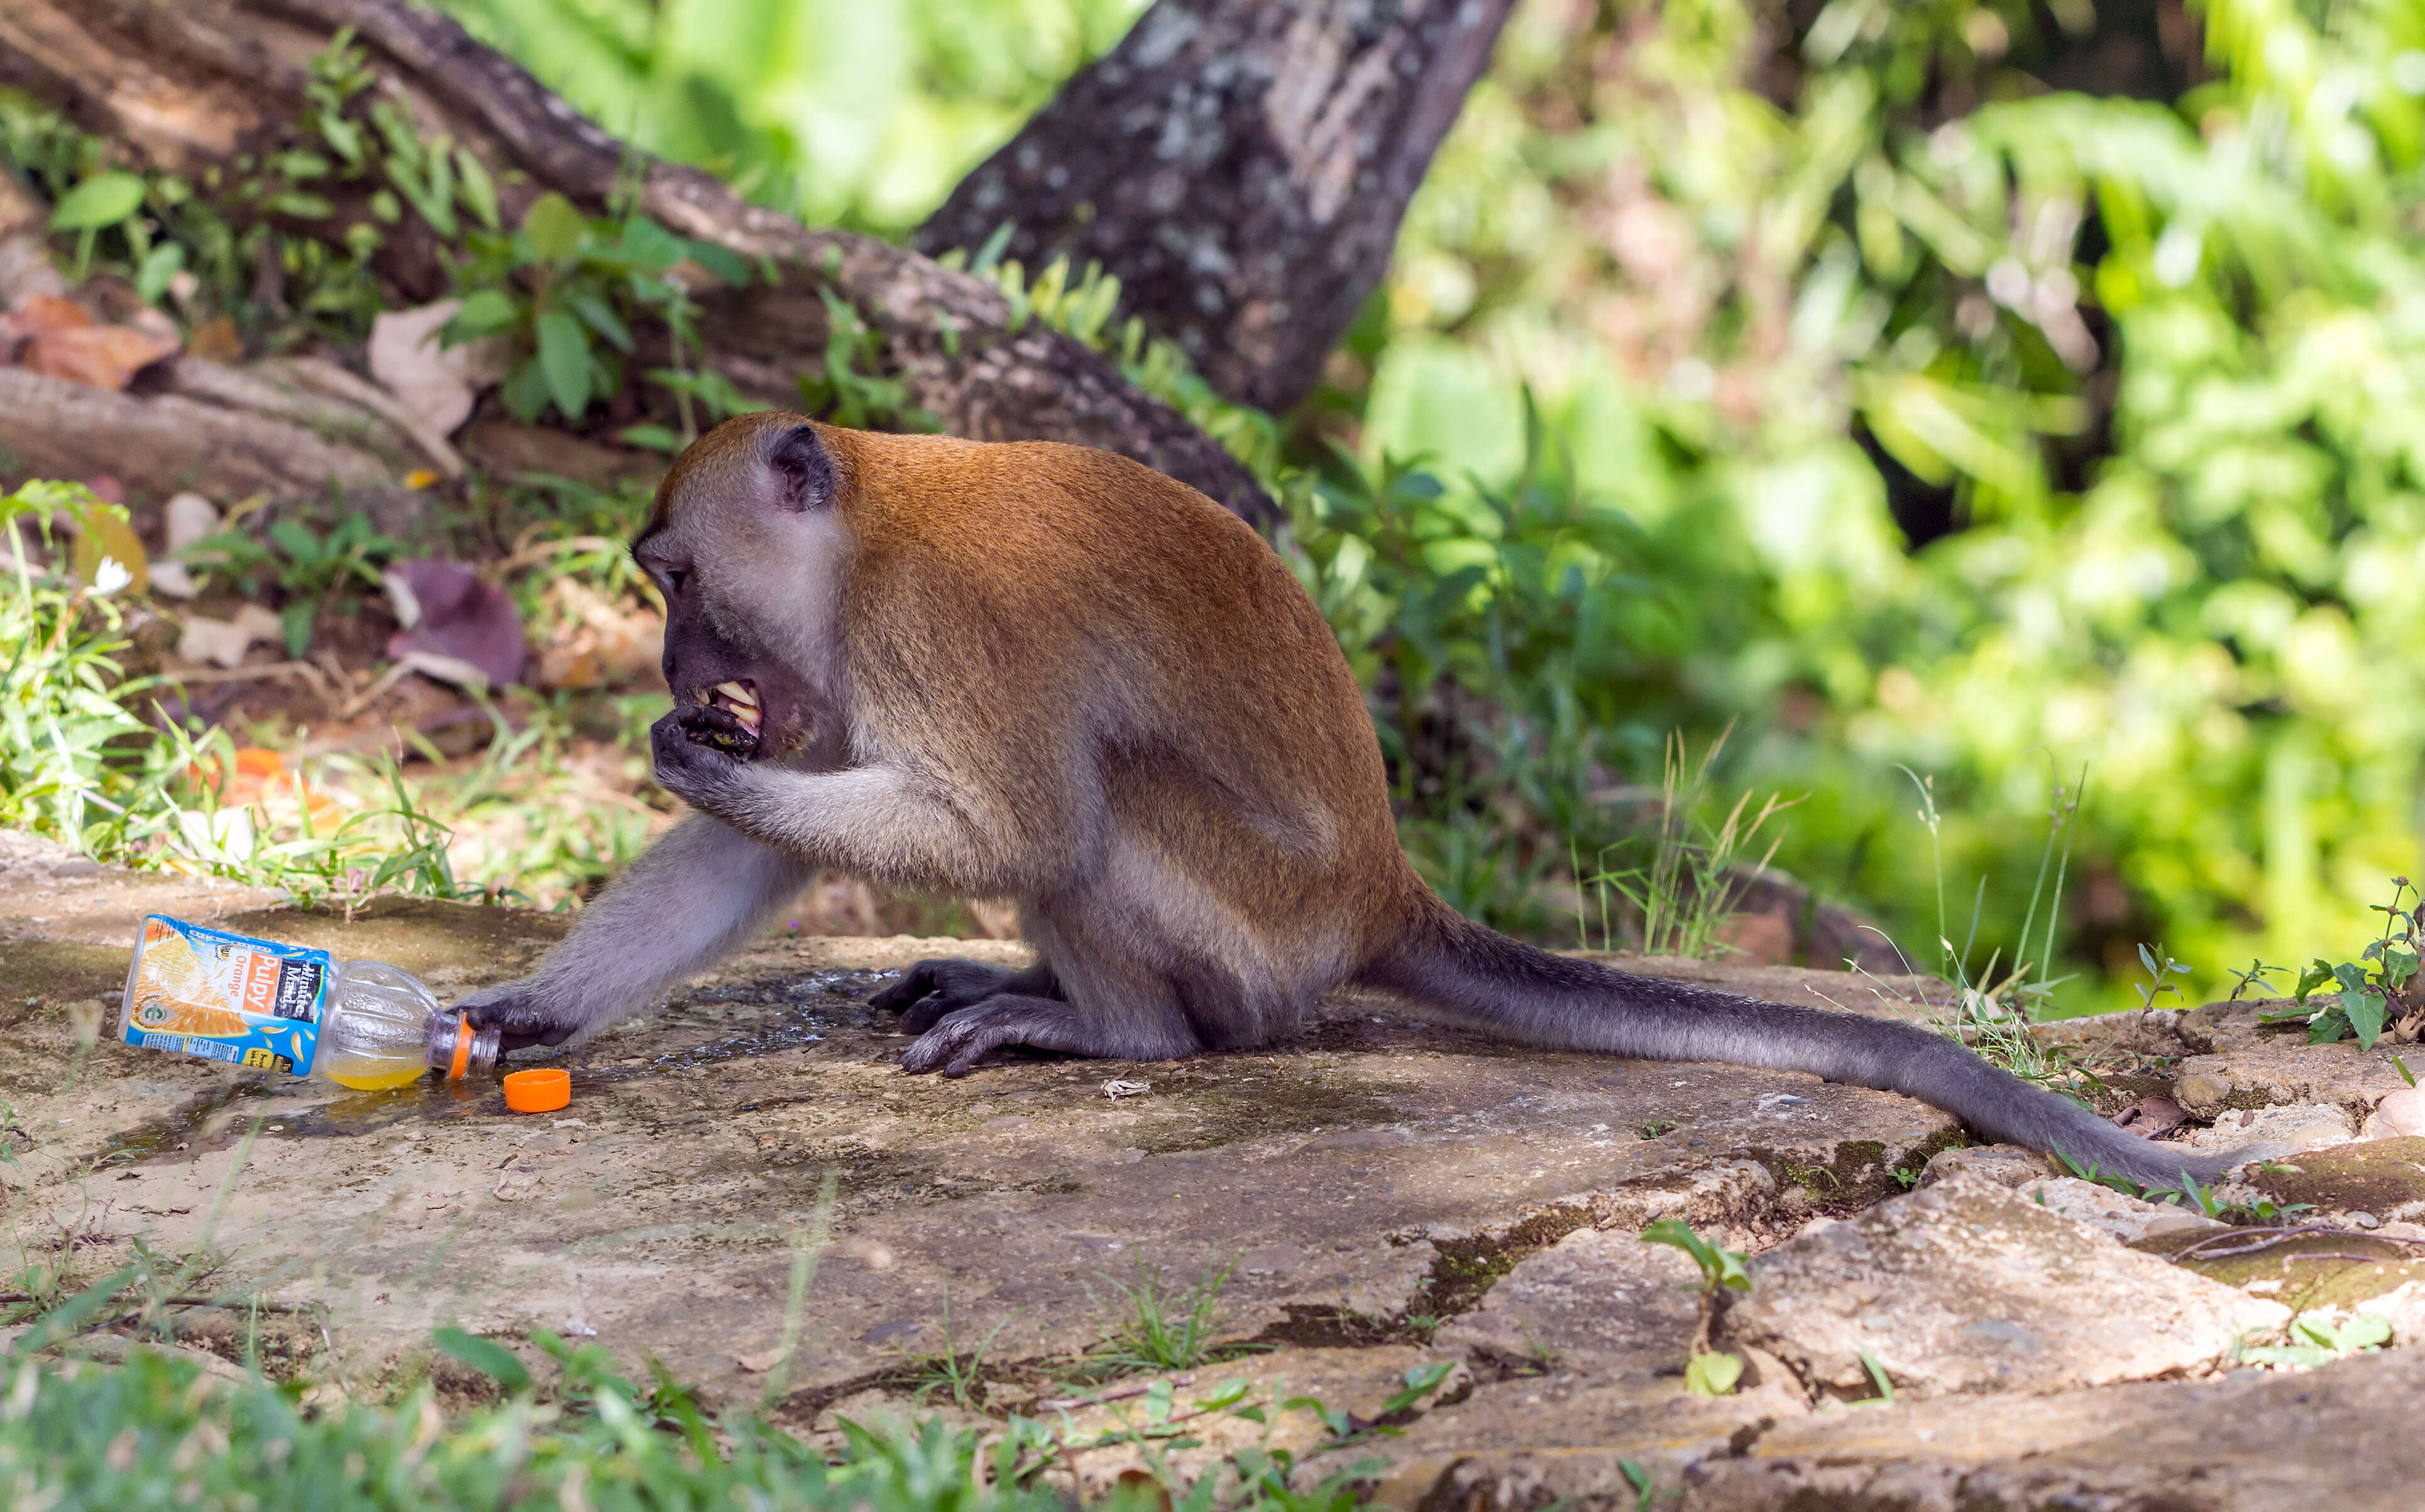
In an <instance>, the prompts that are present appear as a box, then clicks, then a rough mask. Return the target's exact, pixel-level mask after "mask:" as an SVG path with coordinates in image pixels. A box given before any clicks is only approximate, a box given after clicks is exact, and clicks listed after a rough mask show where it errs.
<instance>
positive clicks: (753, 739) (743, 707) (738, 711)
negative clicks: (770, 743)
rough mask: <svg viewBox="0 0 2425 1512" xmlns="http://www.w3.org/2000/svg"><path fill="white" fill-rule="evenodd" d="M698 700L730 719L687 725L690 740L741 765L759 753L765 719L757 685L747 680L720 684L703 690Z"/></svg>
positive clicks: (698, 695)
mask: <svg viewBox="0 0 2425 1512" xmlns="http://www.w3.org/2000/svg"><path fill="white" fill-rule="evenodd" d="M696 697H697V698H698V700H699V702H700V703H701V704H703V705H705V706H706V707H708V708H710V709H714V710H715V711H716V712H717V713H719V714H722V715H726V716H730V717H729V718H726V719H719V720H716V721H715V722H713V723H700V724H692V723H686V724H685V726H684V728H685V729H686V730H687V731H688V732H689V734H690V738H691V739H693V740H695V741H697V742H699V744H700V745H703V746H711V747H713V748H715V749H717V750H720V751H722V752H724V753H725V754H726V755H728V756H732V757H737V758H739V759H740V760H742V761H747V760H748V759H749V758H750V757H752V756H754V755H756V754H757V753H758V746H759V741H760V736H761V733H762V732H763V728H764V725H765V720H766V715H765V710H764V709H763V707H762V706H761V705H760V703H759V701H758V688H757V684H753V683H750V682H748V681H747V680H734V681H731V682H726V683H718V684H715V686H714V687H712V688H704V689H701V690H700V691H699V693H698V694H697V695H696Z"/></svg>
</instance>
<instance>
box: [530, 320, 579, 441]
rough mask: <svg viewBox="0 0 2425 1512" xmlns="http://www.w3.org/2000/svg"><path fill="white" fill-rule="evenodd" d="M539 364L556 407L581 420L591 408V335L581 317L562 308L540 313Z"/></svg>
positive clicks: (564, 414) (561, 411)
mask: <svg viewBox="0 0 2425 1512" xmlns="http://www.w3.org/2000/svg"><path fill="white" fill-rule="evenodd" d="M538 365H539V371H540V372H542V373H544V374H545V375H546V376H547V392H548V396H549V397H550V398H553V399H554V401H555V408H556V410H557V411H558V412H559V413H561V414H562V415H563V416H564V418H565V419H567V420H579V419H580V418H581V416H582V413H583V411H585V410H587V409H588V408H589V338H588V336H587V335H586V334H585V333H584V332H583V330H582V329H581V322H580V321H578V320H575V319H573V318H572V316H570V315H569V314H566V313H565V312H563V311H561V310H551V311H549V312H548V313H547V314H543V315H541V316H539V317H538Z"/></svg>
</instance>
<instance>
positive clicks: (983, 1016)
mask: <svg viewBox="0 0 2425 1512" xmlns="http://www.w3.org/2000/svg"><path fill="white" fill-rule="evenodd" d="M1008 1045H1025V1046H1027V1047H1028V1048H1029V1049H1031V1050H1054V1051H1059V1052H1061V1053H1062V1054H1069V1055H1115V1056H1116V1055H1119V1054H1122V1053H1123V1047H1119V1046H1115V1045H1109V1044H1105V1043H1103V1042H1102V1039H1101V1037H1100V1036H1099V1035H1097V1034H1094V1033H1092V1032H1091V1031H1090V1026H1089V1025H1088V1024H1087V1022H1086V1021H1085V1020H1084V1018H1083V1017H1082V1016H1081V1015H1080V1014H1079V1012H1078V1010H1077V1009H1075V1008H1073V1007H1071V1006H1070V1005H1068V1004H1067V1003H1061V1002H1056V1001H1054V1000H1053V999H1052V998H1036V997H1020V996H1017V995H1013V994H1008V993H1004V994H1002V995H999V996H996V997H989V998H988V999H986V1000H985V1001H984V1002H982V1003H977V1004H973V1005H970V1006H968V1007H965V1008H961V1009H959V1010H958V1011H957V1012H956V1013H954V1014H953V1015H952V1016H951V1017H950V1018H948V1019H945V1020H943V1021H942V1022H940V1023H938V1024H937V1025H935V1026H934V1027H933V1028H932V1029H929V1030H927V1031H926V1032H925V1033H924V1034H923V1035H921V1036H920V1037H919V1038H918V1042H917V1043H916V1044H914V1045H911V1046H910V1047H909V1053H908V1054H906V1055H903V1056H902V1057H901V1069H902V1070H905V1071H907V1072H908V1073H909V1074H910V1075H912V1076H919V1075H923V1074H924V1073H925V1072H927V1071H933V1070H939V1071H941V1072H942V1073H943V1074H944V1075H945V1076H966V1075H967V1074H969V1072H971V1071H972V1070H976V1065H977V1062H978V1061H980V1060H983V1059H984V1058H985V1057H986V1056H988V1055H989V1054H992V1053H993V1052H995V1051H997V1050H1000V1049H1003V1048H1004V1046H1008Z"/></svg>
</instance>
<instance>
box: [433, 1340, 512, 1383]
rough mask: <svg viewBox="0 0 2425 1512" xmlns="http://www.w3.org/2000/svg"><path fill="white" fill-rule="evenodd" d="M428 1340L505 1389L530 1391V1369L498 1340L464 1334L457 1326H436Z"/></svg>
mask: <svg viewBox="0 0 2425 1512" xmlns="http://www.w3.org/2000/svg"><path fill="white" fill-rule="evenodd" d="M429 1342H430V1343H434V1344H436V1345H437V1346H438V1347H439V1348H440V1349H441V1350H443V1351H444V1352H445V1353H447V1354H449V1355H452V1356H454V1357H455V1358H456V1359H459V1360H461V1361H462V1362H463V1363H464V1364H466V1365H469V1366H471V1367H472V1368H473V1369H474V1370H476V1371H478V1372H479V1373H480V1374H481V1375H486V1376H488V1377H490V1379H491V1380H494V1381H495V1382H496V1383H497V1384H498V1385H500V1386H502V1387H504V1388H505V1389H506V1391H528V1390H530V1383H531V1378H530V1372H529V1371H528V1370H526V1369H524V1368H523V1366H522V1361H521V1360H520V1359H516V1358H515V1357H514V1352H513V1351H512V1350H510V1349H507V1348H506V1346H505V1345H503V1344H501V1343H495V1342H494V1341H492V1340H488V1339H482V1338H478V1337H476V1336H474V1335H473V1334H468V1333H465V1332H464V1331H463V1330H462V1329H460V1328H440V1329H437V1330H435V1331H434V1332H432V1333H431V1334H430V1336H429Z"/></svg>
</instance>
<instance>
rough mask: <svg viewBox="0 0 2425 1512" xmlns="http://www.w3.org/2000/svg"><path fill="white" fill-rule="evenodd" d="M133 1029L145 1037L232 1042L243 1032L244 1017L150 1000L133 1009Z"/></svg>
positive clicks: (173, 1001)
mask: <svg viewBox="0 0 2425 1512" xmlns="http://www.w3.org/2000/svg"><path fill="white" fill-rule="evenodd" d="M135 1026H136V1027H137V1028H138V1029H140V1030H142V1031H143V1032H144V1033H146V1034H154V1035H201V1036H202V1037H204V1038H208V1039H232V1038H234V1037H236V1036H238V1035H241V1034H243V1033H244V1032H245V1029H246V1025H245V1021H244V1015H243V1014H241V1013H238V1012H236V1011H235V1010H234V1009H233V1008H215V1007H207V1006H205V1005H201V1004H199V1003H181V1002H179V1001H177V1000H176V999H175V998H164V997H150V996H146V997H145V998H143V999H142V1000H141V1001H140V1002H138V1003H137V1004H136V1005H135Z"/></svg>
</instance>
